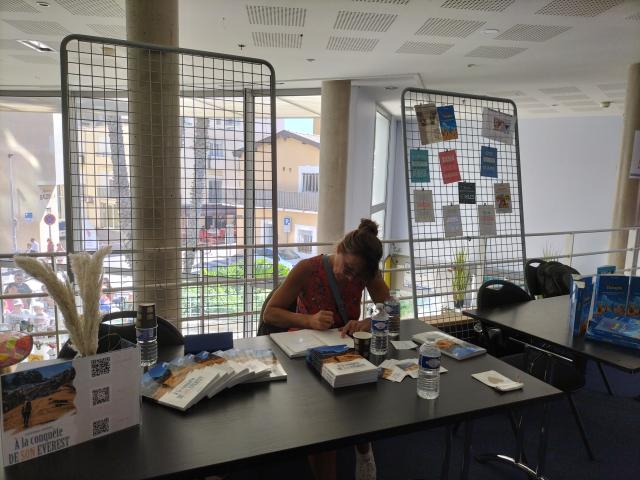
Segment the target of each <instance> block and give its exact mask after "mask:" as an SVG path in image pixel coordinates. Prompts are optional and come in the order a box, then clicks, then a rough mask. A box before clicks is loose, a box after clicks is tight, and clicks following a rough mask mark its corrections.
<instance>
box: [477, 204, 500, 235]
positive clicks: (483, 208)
mask: <svg viewBox="0 0 640 480" xmlns="http://www.w3.org/2000/svg"><path fill="white" fill-rule="evenodd" d="M478 235H480V236H481V237H491V236H495V235H496V210H495V208H493V205H478Z"/></svg>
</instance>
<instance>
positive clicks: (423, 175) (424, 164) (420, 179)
mask: <svg viewBox="0 0 640 480" xmlns="http://www.w3.org/2000/svg"><path fill="white" fill-rule="evenodd" d="M409 166H410V168H409V175H410V177H411V182H412V183H428V182H430V181H431V177H430V175H429V152H428V151H427V150H417V149H412V150H409Z"/></svg>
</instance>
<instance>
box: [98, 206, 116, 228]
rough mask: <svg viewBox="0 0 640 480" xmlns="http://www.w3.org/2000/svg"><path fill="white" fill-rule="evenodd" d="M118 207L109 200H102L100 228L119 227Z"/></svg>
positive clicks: (99, 211)
mask: <svg viewBox="0 0 640 480" xmlns="http://www.w3.org/2000/svg"><path fill="white" fill-rule="evenodd" d="M119 226H120V221H119V219H118V207H117V206H116V205H113V204H110V203H108V202H100V208H99V210H98V228H119Z"/></svg>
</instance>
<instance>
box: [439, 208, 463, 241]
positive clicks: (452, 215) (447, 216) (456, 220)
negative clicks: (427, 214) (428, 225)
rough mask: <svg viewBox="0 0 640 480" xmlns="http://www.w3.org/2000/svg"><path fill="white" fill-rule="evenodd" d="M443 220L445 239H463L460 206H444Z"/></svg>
mask: <svg viewBox="0 0 640 480" xmlns="http://www.w3.org/2000/svg"><path fill="white" fill-rule="evenodd" d="M442 219H443V222H444V237H445V238H452V237H461V236H462V235H463V232H462V217H461V216H460V205H444V206H443V207H442Z"/></svg>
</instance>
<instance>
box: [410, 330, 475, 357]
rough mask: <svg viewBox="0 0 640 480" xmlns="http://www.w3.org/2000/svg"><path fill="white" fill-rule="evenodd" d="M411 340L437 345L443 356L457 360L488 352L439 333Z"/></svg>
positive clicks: (415, 336) (418, 335) (422, 335)
mask: <svg viewBox="0 0 640 480" xmlns="http://www.w3.org/2000/svg"><path fill="white" fill-rule="evenodd" d="M411 338H412V340H413V341H414V342H417V343H424V342H429V343H435V344H436V346H437V347H438V348H439V349H440V352H442V354H443V355H447V356H448V357H452V358H455V359H456V360H465V359H467V358H471V357H476V356H478V355H482V354H483V353H486V352H487V350H486V349H484V348H482V347H479V346H477V345H474V344H473V343H469V342H465V341H464V340H460V339H459V338H457V337H454V336H452V335H448V334H446V333H444V332H439V331H433V332H422V333H416V334H415V335H414V336H413V337H411Z"/></svg>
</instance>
